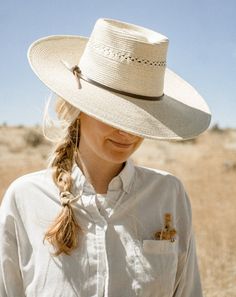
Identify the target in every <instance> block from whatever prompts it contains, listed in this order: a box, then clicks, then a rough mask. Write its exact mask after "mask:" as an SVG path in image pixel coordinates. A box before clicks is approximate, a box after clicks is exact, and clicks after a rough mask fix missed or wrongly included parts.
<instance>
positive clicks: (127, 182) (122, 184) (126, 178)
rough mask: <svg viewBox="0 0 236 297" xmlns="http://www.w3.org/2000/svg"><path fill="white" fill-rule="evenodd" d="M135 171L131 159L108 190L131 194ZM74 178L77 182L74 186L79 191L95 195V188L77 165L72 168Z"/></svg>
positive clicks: (112, 181)
mask: <svg viewBox="0 0 236 297" xmlns="http://www.w3.org/2000/svg"><path fill="white" fill-rule="evenodd" d="M134 171H135V170H134V163H133V161H132V160H131V159H128V160H127V161H126V162H125V166H124V167H123V169H122V170H121V172H120V173H119V174H118V175H117V176H115V177H114V178H113V179H112V180H111V182H110V183H109V186H108V190H109V191H117V190H120V189H122V190H124V191H125V192H127V193H129V192H130V189H131V186H132V180H133V177H134ZM72 178H73V179H74V181H75V182H74V186H75V187H76V188H77V189H78V188H79V189H81V188H82V189H83V191H85V192H94V193H95V190H94V188H93V186H92V185H91V184H90V183H89V182H88V181H87V180H86V178H85V176H84V174H83V172H82V171H81V169H80V168H79V166H78V165H77V164H76V163H75V164H74V165H73V168H72Z"/></svg>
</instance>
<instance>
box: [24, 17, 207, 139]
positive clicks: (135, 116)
mask: <svg viewBox="0 0 236 297" xmlns="http://www.w3.org/2000/svg"><path fill="white" fill-rule="evenodd" d="M167 48H168V38H167V37H165V36H163V35H161V34H160V33H157V32H155V31H152V30H149V29H146V28H143V27H140V26H136V25H132V24H128V23H124V22H120V21H116V20H111V19H99V20H98V21H97V22H96V24H95V26H94V29H93V32H92V34H91V36H90V37H89V38H87V37H82V36H74V35H72V36H71V35H56V36H55V35H54V36H47V37H44V38H41V39H39V40H37V41H35V42H34V43H33V44H32V45H31V46H30V48H29V50H28V59H29V63H30V66H31V67H32V69H33V71H34V72H35V73H36V75H37V76H38V77H39V79H40V80H41V81H42V82H43V83H44V84H45V85H46V86H48V88H49V89H50V90H52V91H53V92H54V93H55V94H57V95H59V96H60V97H62V98H64V99H65V100H66V101H68V102H69V103H70V104H72V105H73V106H75V107H77V108H78V109H80V110H81V111H82V112H84V113H86V114H88V115H90V116H92V117H94V118H96V119H98V120H100V121H102V122H104V123H106V124H109V125H111V126H113V127H115V128H118V129H121V130H124V131H126V132H129V133H132V134H135V135H138V136H141V137H145V138H153V139H179V140H181V139H189V138H193V137H195V136H197V135H199V134H200V133H202V132H203V131H205V130H206V129H207V128H208V126H209V124H210V120H211V113H210V111H209V108H208V106H207V104H206V102H205V101H204V99H203V98H202V97H201V96H200V95H199V93H198V92H197V91H196V90H195V89H194V88H193V87H192V86H191V85H190V84H189V83H187V82H186V81H185V80H183V79H182V78H181V77H179V76H178V75H177V74H175V73H174V72H173V71H171V70H170V69H168V68H167V67H166V56H167Z"/></svg>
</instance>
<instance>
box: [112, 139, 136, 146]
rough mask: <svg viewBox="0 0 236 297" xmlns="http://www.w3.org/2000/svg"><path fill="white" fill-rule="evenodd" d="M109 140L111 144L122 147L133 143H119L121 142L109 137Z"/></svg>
mask: <svg viewBox="0 0 236 297" xmlns="http://www.w3.org/2000/svg"><path fill="white" fill-rule="evenodd" d="M109 141H110V142H111V143H112V144H114V145H116V146H118V147H123V148H128V147H130V146H131V145H132V144H133V143H121V142H116V141H114V140H112V139H109Z"/></svg>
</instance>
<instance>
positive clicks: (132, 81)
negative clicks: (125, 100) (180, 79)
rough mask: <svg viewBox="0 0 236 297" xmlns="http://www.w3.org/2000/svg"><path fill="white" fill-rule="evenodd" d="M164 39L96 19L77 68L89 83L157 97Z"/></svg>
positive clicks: (160, 88)
mask: <svg viewBox="0 0 236 297" xmlns="http://www.w3.org/2000/svg"><path fill="white" fill-rule="evenodd" d="M167 49H168V38H167V37H165V36H164V35H161V34H159V33H157V32H154V31H152V30H149V29H146V28H143V27H139V26H136V25H132V24H128V23H123V22H120V21H115V20H110V19H99V20H98V21H97V22H96V24H95V26H94V29H93V32H92V34H91V36H90V38H89V41H88V43H87V46H86V48H85V50H84V53H83V55H82V57H81V60H80V63H79V66H80V68H81V70H82V73H84V74H86V76H87V77H89V78H90V79H92V80H94V81H96V82H98V83H100V84H103V85H106V86H108V87H111V88H114V89H118V90H121V91H125V92H130V93H134V94H138V95H143V96H161V95H162V94H163V88H164V74H165V66H166V55H167Z"/></svg>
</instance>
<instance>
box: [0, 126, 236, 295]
mask: <svg viewBox="0 0 236 297" xmlns="http://www.w3.org/2000/svg"><path fill="white" fill-rule="evenodd" d="M50 149H51V144H50V143H48V142H46V141H45V140H43V138H42V136H41V131H40V128H39V127H23V126H19V127H7V126H6V125H5V126H1V127H0V177H1V178H0V197H2V196H3V194H4V192H5V190H6V188H7V187H8V185H9V184H10V183H11V181H13V180H14V179H15V178H16V177H18V176H20V175H23V174H25V173H28V172H32V171H35V170H39V169H42V168H45V167H46V166H47V158H48V154H49V151H50ZM133 159H134V161H135V163H136V164H139V165H143V166H147V167H153V168H158V169H162V170H166V171H169V172H171V173H173V174H174V175H176V176H178V177H179V178H180V179H181V180H182V182H183V184H184V185H185V188H186V190H187V192H188V194H189V197H190V200H191V203H192V211H193V224H194V229H195V236H196V243H197V252H198V258H199V266H200V272H201V279H202V286H203V291H204V296H205V297H236V228H235V225H236V130H235V129H219V128H218V127H217V126H214V127H213V128H212V129H211V130H208V131H207V132H205V133H203V134H202V135H201V136H199V137H198V138H197V139H195V140H189V141H185V142H176V141H171V142H166V141H153V140H145V141H144V143H143V145H142V146H141V147H140V148H139V150H138V151H137V152H136V153H135V154H134V156H133ZM0 200H1V199H0Z"/></svg>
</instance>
